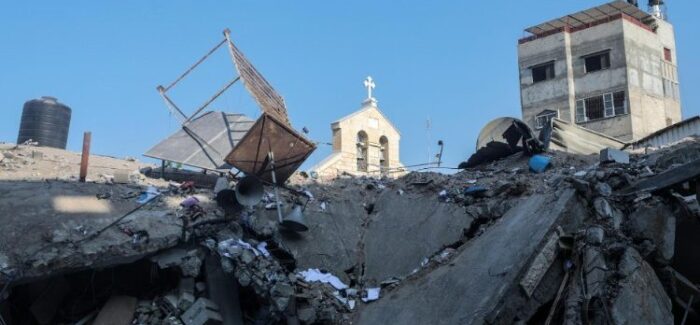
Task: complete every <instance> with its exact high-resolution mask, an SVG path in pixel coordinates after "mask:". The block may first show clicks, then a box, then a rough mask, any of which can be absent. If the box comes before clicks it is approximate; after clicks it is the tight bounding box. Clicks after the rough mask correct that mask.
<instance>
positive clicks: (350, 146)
mask: <svg viewBox="0 0 700 325" xmlns="http://www.w3.org/2000/svg"><path fill="white" fill-rule="evenodd" d="M331 129H332V131H333V154H332V155H331V157H329V158H327V159H326V160H324V161H322V162H321V163H319V165H317V166H315V167H314V171H315V172H316V173H318V174H319V176H321V177H323V178H328V177H336V176H338V175H340V174H342V173H344V172H346V173H349V174H353V175H367V176H376V177H380V176H382V173H381V168H380V160H381V157H382V151H381V145H380V139H381V138H382V137H386V139H387V140H388V155H387V156H388V168H389V169H392V170H393V169H397V168H401V167H403V165H402V164H401V162H400V159H399V157H400V149H399V144H400V140H401V135H400V134H399V132H398V130H396V129H395V128H394V126H393V125H392V124H391V122H389V121H388V120H387V119H386V118H385V117H384V115H383V114H382V113H381V112H380V111H379V109H378V108H377V107H376V106H375V105H374V104H372V103H369V102H368V103H365V105H364V106H363V107H362V108H361V109H360V110H359V111H358V112H355V113H353V114H352V115H350V116H348V117H346V118H344V119H342V120H340V121H338V122H335V123H333V124H331ZM360 131H364V132H365V133H366V134H367V140H368V146H367V150H368V158H369V160H368V171H367V172H366V173H365V172H361V171H359V170H358V168H357V167H358V166H357V165H358V164H357V158H358V157H357V143H358V142H357V135H358V133H359V132H360ZM387 176H394V175H393V174H390V175H387Z"/></svg>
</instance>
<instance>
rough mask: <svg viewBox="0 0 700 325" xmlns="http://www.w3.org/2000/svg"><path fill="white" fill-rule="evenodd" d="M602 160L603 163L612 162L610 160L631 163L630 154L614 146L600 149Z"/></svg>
mask: <svg viewBox="0 0 700 325" xmlns="http://www.w3.org/2000/svg"><path fill="white" fill-rule="evenodd" d="M600 162H601V163H610V162H615V163H620V164H629V163H630V154H629V153H627V152H625V151H622V150H617V149H613V148H605V149H603V150H601V151H600Z"/></svg>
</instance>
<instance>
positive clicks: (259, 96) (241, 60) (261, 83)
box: [224, 30, 291, 126]
mask: <svg viewBox="0 0 700 325" xmlns="http://www.w3.org/2000/svg"><path fill="white" fill-rule="evenodd" d="M224 35H225V36H226V39H227V40H228V44H229V50H230V52H231V56H232V57H233V62H234V63H235V66H236V69H237V70H238V74H239V75H240V77H241V79H243V84H244V85H245V87H246V88H247V89H248V91H249V92H250V94H251V95H252V96H253V98H254V99H255V101H256V102H257V103H258V105H260V109H262V111H263V112H265V113H266V114H268V115H270V116H274V117H275V118H276V119H277V120H279V121H281V122H282V123H284V124H286V125H287V126H291V124H290V122H289V117H288V115H287V106H286V105H285V103H284V99H283V98H282V96H280V94H278V93H277V91H275V89H274V88H272V85H270V83H268V82H267V80H265V78H264V77H263V76H262V75H261V74H260V72H258V70H257V69H255V67H254V66H253V65H252V64H251V63H250V61H248V59H246V57H245V55H243V52H241V51H240V50H239V49H238V48H237V47H236V46H235V45H234V44H233V42H232V41H231V38H230V34H229V31H228V30H226V31H225V32H224Z"/></svg>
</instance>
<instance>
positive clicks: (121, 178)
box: [114, 170, 131, 184]
mask: <svg viewBox="0 0 700 325" xmlns="http://www.w3.org/2000/svg"><path fill="white" fill-rule="evenodd" d="M129 174H130V173H129V171H128V170H115V171H114V183H116V184H129V183H131V179H130V178H129Z"/></svg>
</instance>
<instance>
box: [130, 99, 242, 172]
mask: <svg viewBox="0 0 700 325" xmlns="http://www.w3.org/2000/svg"><path fill="white" fill-rule="evenodd" d="M254 123H255V121H253V120H252V119H250V118H248V117H247V116H245V115H242V114H228V113H224V112H206V113H204V114H202V115H201V116H199V117H197V118H196V119H194V120H192V121H191V122H189V123H186V124H185V125H184V126H183V127H182V129H180V130H178V131H177V132H175V133H174V134H173V135H171V136H169V137H167V138H166V139H165V140H163V141H161V142H160V143H158V144H157V145H155V146H153V148H151V149H150V150H148V151H147V152H146V153H145V154H144V156H146V157H151V158H156V159H161V160H167V161H173V162H177V163H181V164H183V165H187V166H192V167H198V168H203V169H208V170H228V169H231V167H232V166H231V165H229V164H228V163H226V162H225V161H224V158H225V157H226V155H228V154H229V152H231V150H233V148H234V147H235V146H236V145H237V144H238V142H239V141H240V140H241V139H242V138H243V136H245V134H246V133H247V132H248V130H250V128H251V127H252V126H253V124H254Z"/></svg>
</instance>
